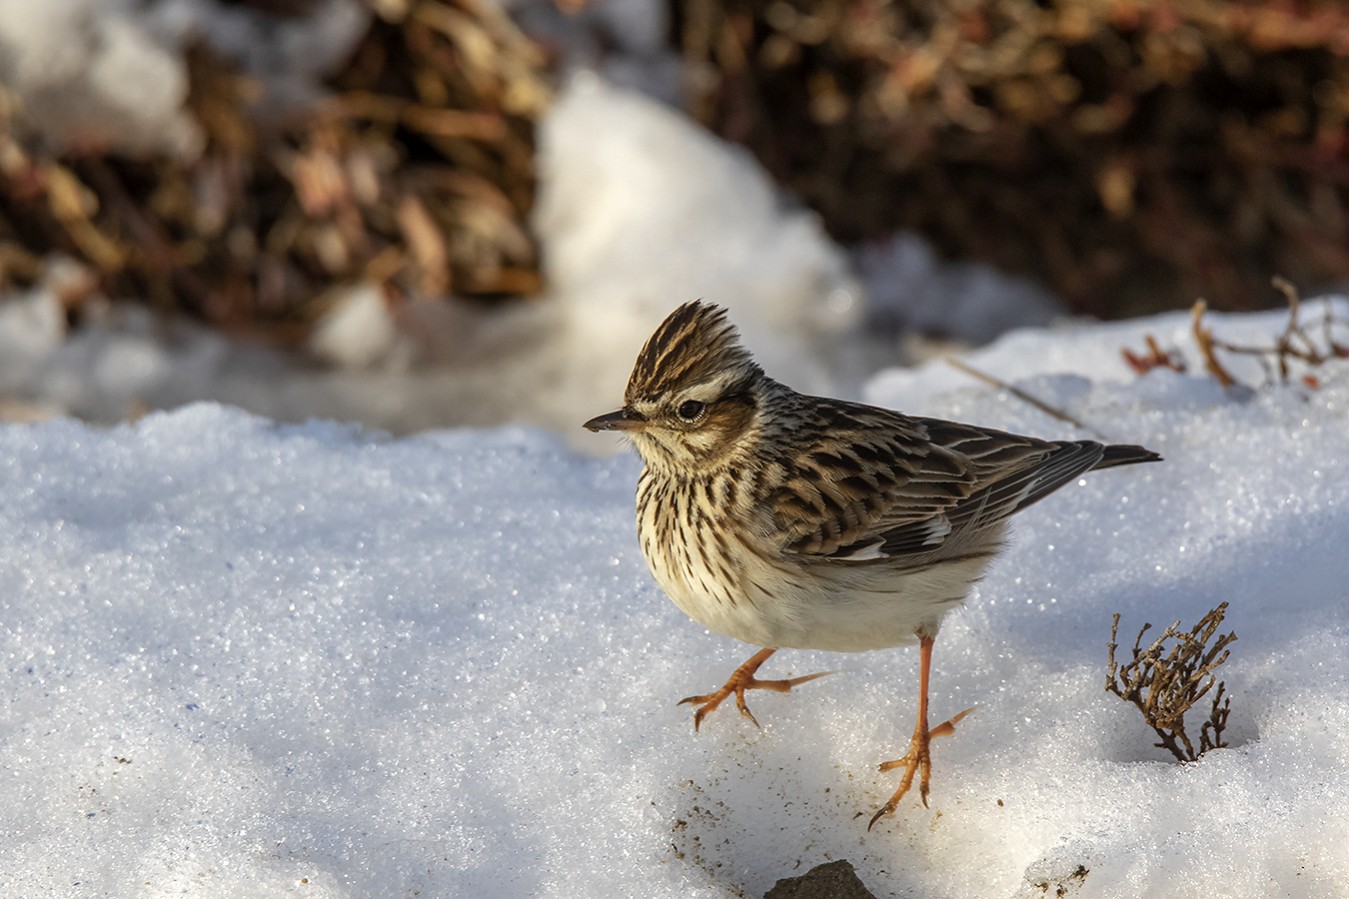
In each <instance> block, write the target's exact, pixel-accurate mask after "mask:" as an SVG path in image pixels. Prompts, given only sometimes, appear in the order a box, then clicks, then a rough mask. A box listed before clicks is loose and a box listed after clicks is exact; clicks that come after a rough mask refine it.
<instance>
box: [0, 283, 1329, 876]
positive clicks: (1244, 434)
mask: <svg viewBox="0 0 1349 899" xmlns="http://www.w3.org/2000/svg"><path fill="white" fill-rule="evenodd" d="M1342 311H1349V309H1344V310H1342ZM1218 326H1219V327H1220V328H1223V329H1226V330H1227V333H1237V332H1238V331H1240V330H1245V331H1247V332H1253V333H1257V334H1263V335H1270V334H1273V333H1275V332H1276V331H1277V330H1278V329H1279V328H1280V327H1281V326H1282V315H1281V314H1279V315H1264V316H1254V317H1249V318H1245V319H1220V320H1218ZM1149 331H1150V332H1152V333H1154V334H1156V335H1157V336H1158V337H1159V338H1161V340H1162V342H1163V343H1176V344H1177V345H1182V346H1184V345H1186V343H1187V340H1186V337H1185V321H1184V319H1183V317H1174V316H1173V317H1164V318H1161V319H1154V320H1149V321H1144V322H1136V323H1130V324H1121V325H1111V326H1096V327H1089V328H1084V329H1081V330H1078V331H1073V332H1062V333H1050V332H1044V331H1034V332H1020V333H1017V334H1014V335H1011V336H1009V337H1008V338H1006V339H1004V340H1003V341H1001V342H999V343H997V344H995V345H993V346H992V347H991V348H989V349H988V350H986V351H983V352H981V353H976V354H974V355H973V356H971V357H970V359H971V361H972V362H973V363H974V364H976V365H979V366H980V367H982V368H984V369H987V370H990V371H992V372H995V373H997V374H1000V375H1003V376H1006V377H1008V378H1011V379H1013V380H1014V381H1015V382H1016V383H1017V384H1019V385H1020V386H1022V387H1025V388H1026V389H1028V390H1031V391H1032V392H1034V393H1035V394H1036V395H1037V396H1039V397H1041V398H1042V399H1045V400H1047V401H1049V402H1051V403H1053V404H1055V405H1056V406H1059V407H1061V408H1063V409H1065V410H1066V411H1069V412H1071V413H1072V414H1073V415H1075V416H1077V417H1078V418H1079V419H1081V420H1084V421H1087V422H1089V423H1090V424H1091V425H1093V426H1094V427H1096V428H1099V429H1100V430H1103V431H1105V432H1106V433H1108V434H1109V436H1110V437H1112V438H1114V439H1118V440H1128V441H1130V442H1140V443H1143V444H1145V445H1147V446H1149V447H1151V448H1153V449H1155V450H1158V451H1160V452H1161V453H1163V454H1164V455H1165V456H1166V462H1165V463H1164V464H1157V465H1150V466H1144V467H1139V468H1132V469H1122V470H1118V471H1107V472H1097V473H1093V474H1091V475H1090V476H1088V477H1086V478H1085V479H1084V480H1083V481H1082V482H1081V483H1080V484H1079V485H1075V486H1072V487H1069V488H1066V489H1065V490H1063V491H1061V492H1060V493H1059V494H1057V495H1055V496H1054V497H1052V498H1050V499H1048V500H1046V501H1045V502H1044V503H1042V504H1041V505H1039V506H1037V507H1035V508H1034V509H1032V510H1030V511H1028V512H1027V513H1026V514H1025V515H1023V516H1021V519H1020V522H1019V527H1018V528H1017V530H1016V532H1015V534H1014V539H1013V542H1012V544H1011V547H1010V549H1009V551H1008V552H1007V553H1006V554H1005V556H1004V557H1003V559H1002V560H1001V561H1000V562H999V563H998V564H997V565H996V566H995V568H994V569H993V571H992V572H991V573H990V575H989V577H988V578H987V579H986V580H985V581H984V582H983V583H982V584H981V585H980V587H979V589H978V590H977V591H976V592H975V594H974V595H973V596H972V597H971V598H970V601H969V603H968V605H967V606H966V608H964V609H963V610H961V611H958V612H957V613H955V614H953V615H952V616H950V617H949V618H948V620H947V623H946V626H945V628H944V629H943V631H942V634H941V637H940V639H939V640H938V642H937V651H936V664H935V672H934V684H933V705H934V709H933V711H934V714H935V715H936V716H937V717H938V718H940V717H943V716H945V715H947V714H950V713H953V712H955V711H958V710H960V709H964V708H966V707H969V706H972V705H973V706H977V711H976V712H975V714H973V715H971V716H970V717H969V718H968V719H966V721H965V722H963V723H962V725H961V727H960V730H959V732H958V733H957V734H956V735H955V736H954V737H952V738H949V739H944V740H942V741H941V742H939V743H938V744H937V747H936V752H935V774H934V780H933V796H932V807H931V809H929V810H925V809H923V808H922V806H921V805H919V804H918V802H917V800H916V799H910V800H909V801H906V802H905V803H904V804H903V807H902V808H901V809H900V811H899V813H898V814H897V815H895V816H894V817H893V818H892V819H888V820H886V821H884V822H883V823H881V824H879V825H878V826H877V827H876V829H875V830H873V831H871V832H869V833H868V832H867V830H866V821H867V817H868V816H869V814H870V812H871V811H872V810H873V809H874V808H875V807H876V806H877V804H878V803H880V802H882V801H883V800H884V799H885V798H886V796H888V794H889V793H890V791H891V790H892V789H893V787H894V782H893V775H882V774H880V773H878V772H877V771H876V770H875V764H876V763H877V762H878V761H880V760H882V759H886V758H891V757H894V756H895V755H897V754H899V752H901V751H902V749H903V747H904V746H905V745H906V742H907V738H908V733H909V730H910V728H911V727H912V720H911V716H912V714H913V708H914V702H915V692H916V684H915V681H916V671H915V669H916V652H915V651H913V650H894V651H887V652H876V653H870V654H864V655H859V656H846V657H845V656H839V655H830V654H824V653H806V652H784V653H782V654H780V655H779V656H778V657H776V658H775V659H774V660H773V661H772V662H771V663H770V666H769V668H770V669H772V672H773V673H774V674H785V673H786V672H787V671H794V672H797V673H803V672H807V671H814V670H821V669H838V670H839V673H838V674H836V675H834V676H832V677H828V678H825V679H823V680H821V681H818V682H815V683H812V684H809V685H808V686H806V687H803V688H801V689H800V690H799V691H798V692H797V693H795V694H793V695H790V696H776V695H770V696H758V697H754V702H753V707H754V709H755V712H756V714H757V715H758V717H759V720H760V721H761V722H762V723H763V725H764V728H763V730H761V731H760V730H756V729H755V728H754V727H753V726H752V725H751V724H750V723H749V722H747V721H744V720H742V719H740V718H739V717H738V716H737V715H736V714H735V713H734V711H733V710H722V711H720V712H718V713H717V714H715V715H714V716H712V717H711V718H710V719H709V720H708V721H707V722H706V723H705V724H704V727H703V729H702V732H701V733H699V734H695V733H694V732H693V728H692V726H691V721H690V713H689V711H688V709H687V707H676V706H675V704H674V702H675V700H677V699H678V698H679V697H681V696H684V695H686V694H688V693H693V692H700V691H703V690H706V689H708V688H710V687H713V686H715V685H717V684H719V683H720V682H721V680H722V679H723V678H724V677H725V676H726V674H728V673H729V671H730V669H731V668H732V667H733V666H734V665H735V664H738V663H739V662H740V661H741V660H742V659H743V657H745V656H746V655H748V653H749V649H748V648H747V647H745V646H741V645H738V644H735V643H733V642H732V641H730V640H727V639H724V638H721V637H717V636H713V635H710V634H707V633H704V632H703V631H701V630H700V629H699V628H698V627H696V626H695V625H694V624H692V623H691V622H690V621H688V620H687V619H686V618H684V617H683V616H682V615H681V614H680V613H679V612H678V611H677V610H676V609H675V608H674V606H673V605H672V604H670V603H669V602H668V601H666V600H665V599H664V598H663V597H662V596H661V595H660V594H659V592H658V590H657V589H656V588H655V586H654V585H653V584H652V582H651V580H650V578H649V577H648V575H647V574H646V572H645V570H644V567H643V563H642V561H641V558H640V555H639V552H638V550H637V547H636V544H635V539H634V532H633V521H632V509H631V503H632V494H633V485H634V480H635V478H636V475H637V470H638V464H637V462H636V460H635V459H634V458H632V457H631V456H630V455H620V456H617V457H613V458H609V459H605V460H597V459H593V458H588V457H584V456H581V455H577V454H575V453H574V452H573V451H572V450H570V449H568V448H567V447H565V446H564V445H563V443H562V442H561V440H560V439H559V438H556V437H554V436H550V435H548V434H546V433H544V432H541V431H532V430H514V429H512V430H497V431H454V432H440V433H436V434H430V435H424V436H419V437H412V438H404V439H382V438H379V437H373V436H370V435H369V434H366V433H364V432H360V431H358V430H356V429H353V428H350V427H345V426H340V425H333V424H321V423H312V424H306V425H299V426H281V425H276V424H274V423H272V422H269V421H267V420H264V419H259V418H254V417H251V416H249V415H248V414H245V413H242V412H239V411H236V410H231V409H228V408H224V407H220V406H215V405H195V406H189V407H187V408H184V409H181V410H179V411H176V412H172V413H157V414H153V415H150V416H148V417H146V418H144V419H142V420H141V421H139V422H138V423H136V424H133V425H125V426H120V427H116V428H113V429H111V430H100V429H96V428H93V427H90V426H87V425H84V424H80V423H76V422H73V421H69V420H54V421H48V422H45V423H41V424H36V425H7V426H4V427H0V464H3V466H4V472H5V474H4V483H5V488H4V490H3V493H2V494H0V495H2V496H3V499H0V532H3V533H5V534H6V535H7V539H6V540H5V541H4V542H3V544H0V659H3V660H4V670H5V674H6V677H5V687H4V689H3V691H0V758H3V763H2V764H3V769H2V770H3V775H4V779H5V783H6V795H7V797H8V799H7V801H6V802H5V803H3V804H2V805H0V834H4V839H3V841H0V895H5V896H22V897H46V896H53V897H55V896H60V897H71V896H76V897H85V896H88V897H95V896H97V897H104V896H106V897H126V896H169V895H184V894H187V895H192V896H197V897H208V899H217V897H266V896H308V897H366V896H414V895H420V896H446V897H449V896H481V897H488V899H494V897H502V899H506V897H522V896H558V897H562V896H567V897H572V896H642V897H654V899H659V897H681V899H682V897H690V896H706V897H722V896H731V895H751V896H757V895H760V894H762V892H763V891H764V890H766V889H767V888H768V887H770V886H772V884H773V883H774V881H775V880H777V879H778V878H780V877H785V876H791V875H794V874H799V873H802V872H804V871H805V870H806V869H808V868H809V867H811V866H813V865H815V864H818V863H820V862H822V861H826V860H831V859H837V858H847V859H849V860H851V861H852V862H853V863H854V865H856V867H857V869H858V872H859V874H860V876H861V877H862V878H863V880H864V881H865V882H866V883H867V884H868V885H869V887H870V888H871V889H872V890H873V891H875V892H876V893H877V895H879V896H904V895H911V896H951V897H974V896H979V897H988V896H1028V897H1029V896H1035V897H1038V896H1041V895H1046V894H1047V895H1056V891H1057V890H1058V888H1059V885H1060V884H1062V885H1063V887H1064V888H1065V889H1066V890H1067V891H1068V892H1067V893H1059V895H1067V894H1074V893H1073V892H1072V891H1074V890H1077V891H1078V892H1077V893H1075V895H1080V896H1130V897H1132V896H1142V895H1152V896H1162V895H1165V896H1215V895H1222V896H1240V897H1257V896H1328V895H1344V892H1343V891H1344V889H1345V887H1344V884H1345V883H1346V882H1349V848H1347V847H1349V820H1347V819H1346V818H1345V816H1344V814H1343V809H1344V808H1345V807H1346V805H1349V701H1347V700H1346V699H1345V694H1346V688H1347V687H1349V653H1346V652H1345V646H1346V639H1347V638H1349V604H1347V603H1346V586H1345V585H1346V584H1347V583H1349V562H1346V561H1345V556H1344V547H1345V546H1346V545H1349V507H1346V500H1345V497H1346V496H1347V495H1349V469H1346V467H1345V465H1344V463H1343V459H1344V450H1345V435H1346V425H1347V424H1349V422H1347V418H1349V412H1347V411H1346V410H1349V367H1346V366H1344V365H1339V366H1330V367H1327V368H1325V369H1323V370H1322V371H1321V372H1320V376H1321V384H1320V387H1319V389H1315V390H1311V389H1307V388H1306V387H1302V386H1298V387H1271V388H1266V389H1261V390H1259V391H1256V392H1254V393H1240V392H1239V393H1237V394H1236V395H1229V394H1225V393H1224V392H1223V391H1221V390H1220V389H1218V388H1217V387H1216V386H1215V385H1214V383H1213V382H1212V381H1211V380H1210V379H1208V378H1207V377H1205V376H1203V375H1199V374H1184V375H1183V374H1176V373H1173V372H1169V371H1157V372H1153V373H1152V374H1150V375H1148V376H1146V377H1144V378H1141V379H1138V378H1135V377H1134V376H1133V375H1132V374H1130V373H1129V372H1127V371H1126V370H1125V369H1124V367H1123V365H1122V364H1121V363H1119V362H1118V361H1117V360H1118V352H1117V351H1118V349H1119V347H1120V346H1122V345H1129V346H1133V347H1135V348H1141V345H1142V334H1143V333H1144V332H1149ZM765 349H766V348H765ZM634 351H635V348H634ZM777 373H778V374H779V375H781V376H782V377H783V378H784V379H785V380H788V381H790V380H791V377H790V372H783V371H779V372H777ZM1248 374H1249V372H1248ZM868 392H869V394H870V395H871V397H872V398H873V399H875V400H876V401H878V402H885V403H888V404H893V405H896V406H898V407H901V408H905V409H908V410H911V411H921V412H925V413H938V414H944V415H949V416H952V417H960V418H964V419H967V420H974V421H979V422H982V423H985V424H989V425H995V426H1000V427H1007V428H1014V429H1021V430H1025V431H1029V432H1034V433H1037V434H1045V435H1062V436H1070V435H1071V434H1072V433H1073V431H1072V428H1071V427H1070V426H1067V425H1064V424H1063V423H1061V422H1058V421H1055V420H1053V419H1050V418H1048V417H1047V416H1045V415H1044V414H1043V413H1041V412H1039V411H1037V410H1035V409H1033V408H1031V407H1030V406H1027V405H1026V404H1024V403H1023V402H1021V401H1020V400H1018V399H1016V398H1014V397H1012V396H1009V395H1006V394H1004V393H1001V392H998V391H994V390H991V389H990V388H988V387H986V386H984V385H982V384H979V383H976V382H973V381H971V380H969V379H968V378H967V377H966V376H965V375H962V374H959V373H957V372H955V371H954V370H952V369H951V368H949V367H948V366H945V365H943V364H941V363H934V364H932V365H930V366H928V367H926V368H923V369H920V370H917V371H912V372H910V371H899V370H896V371H892V372H888V373H885V374H883V375H882V376H880V377H878V378H876V379H874V380H873V381H872V382H871V384H870V386H869V391H868ZM613 399H615V398H597V400H596V402H597V408H596V409H595V410H594V411H595V412H600V411H606V410H607V409H608V408H609V407H610V406H611V405H612V400H613ZM578 426H579V423H578ZM1222 601H1227V602H1229V603H1230V604H1231V606H1230V610H1229V613H1228V619H1227V626H1230V627H1231V628H1232V629H1234V630H1236V632H1237V633H1238V635H1239V637H1240V639H1239V641H1238V642H1237V643H1236V644H1235V645H1234V646H1233V653H1232V658H1231V660H1230V661H1229V662H1228V663H1227V664H1226V665H1225V666H1224V667H1223V669H1222V675H1223V677H1224V678H1225V679H1226V682H1227V685H1228V688H1229V690H1230V692H1231V694H1232V706H1233V712H1232V719H1231V726H1230V728H1229V733H1228V736H1229V738H1230V740H1231V742H1232V746H1231V748H1230V749H1227V750H1221V751H1216V752H1212V753H1210V754H1209V755H1207V756H1205V757H1204V758H1203V759H1202V760H1201V761H1200V762H1198V763H1197V764H1193V765H1187V766H1180V765H1177V764H1175V763H1174V762H1173V761H1170V760H1169V756H1167V755H1166V754H1164V753H1163V752H1162V751H1160V750H1158V749H1155V748H1152V746H1151V744H1152V742H1153V739H1152V737H1151V736H1150V732H1148V731H1147V730H1146V729H1145V728H1144V726H1143V724H1142V721H1141V719H1140V718H1139V717H1138V716H1137V714H1136V713H1135V712H1134V711H1133V710H1132V709H1131V708H1130V707H1128V706H1127V705H1125V704H1124V703H1122V702H1121V701H1120V700H1118V699H1116V698H1115V697H1112V696H1109V695H1107V694H1106V693H1105V692H1104V691H1103V690H1102V684H1103V681H1104V663H1105V645H1106V643H1107V640H1108V637H1109V628H1110V616H1111V614H1112V613H1113V612H1115V611H1119V612H1121V613H1123V616H1124V625H1123V627H1122V631H1123V632H1125V633H1127V634H1128V635H1129V636H1130V637H1131V636H1132V633H1133V632H1134V630H1136V628H1137V627H1139V626H1141V624H1142V623H1143V622H1144V621H1151V622H1153V623H1154V624H1157V625H1159V626H1160V625H1164V624H1166V623H1170V622H1171V621H1173V620H1176V619H1180V620H1181V621H1182V622H1184V623H1185V624H1186V625H1187V626H1188V625H1189V624H1191V623H1193V621H1195V620H1196V619H1197V618H1198V617H1199V616H1201V615H1202V614H1203V613H1205V612H1207V611H1208V610H1209V609H1210V608H1212V607H1214V606H1216V605H1217V604H1218V603H1219V602H1222ZM1194 726H1195V728H1196V729H1197V722H1196V723H1195V725H1194ZM1079 868H1080V869H1082V870H1085V872H1086V873H1085V875H1082V874H1081V873H1077V874H1075V872H1079ZM1041 884H1043V885H1045V886H1043V887H1041V886H1040V885H1041Z"/></svg>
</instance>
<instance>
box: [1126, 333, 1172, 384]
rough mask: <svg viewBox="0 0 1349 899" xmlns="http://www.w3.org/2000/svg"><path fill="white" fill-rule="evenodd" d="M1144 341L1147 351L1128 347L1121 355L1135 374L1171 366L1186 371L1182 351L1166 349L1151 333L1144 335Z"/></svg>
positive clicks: (1143, 373)
mask: <svg viewBox="0 0 1349 899" xmlns="http://www.w3.org/2000/svg"><path fill="white" fill-rule="evenodd" d="M1143 341H1144V343H1146V344H1147V352H1146V353H1141V354H1140V353H1135V352H1134V351H1133V350H1131V349H1129V348H1128V347H1124V348H1123V349H1121V350H1120V351H1119V352H1120V355H1121V356H1123V357H1124V362H1125V364H1127V365H1128V366H1129V367H1130V368H1131V369H1133V370H1134V374H1138V375H1145V374H1147V373H1148V372H1150V371H1152V370H1153V369H1154V368H1169V369H1171V370H1172V371H1185V360H1184V359H1182V358H1181V356H1180V353H1178V352H1177V351H1175V350H1164V349H1162V348H1161V346H1160V345H1159V344H1158V343H1157V338H1155V337H1153V336H1152V335H1151V334H1145V335H1143Z"/></svg>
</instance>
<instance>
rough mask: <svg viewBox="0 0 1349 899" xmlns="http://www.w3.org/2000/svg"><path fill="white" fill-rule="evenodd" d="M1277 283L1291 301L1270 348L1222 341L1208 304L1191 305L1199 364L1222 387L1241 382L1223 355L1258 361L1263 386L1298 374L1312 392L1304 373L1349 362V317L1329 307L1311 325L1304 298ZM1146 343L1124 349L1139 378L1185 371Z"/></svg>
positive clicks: (1174, 356)
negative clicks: (1346, 339)
mask: <svg viewBox="0 0 1349 899" xmlns="http://www.w3.org/2000/svg"><path fill="white" fill-rule="evenodd" d="M1273 284H1274V287H1275V288H1276V289H1277V290H1278V291H1279V292H1280V293H1281V294H1283V296H1284V299H1285V300H1286V301H1287V303H1288V322H1287V324H1285V325H1284V329H1283V332H1282V333H1280V334H1279V335H1278V336H1277V337H1275V338H1274V341H1273V343H1270V344H1265V345H1254V344H1239V343H1234V342H1232V341H1230V340H1222V339H1220V338H1219V337H1217V336H1216V335H1215V334H1214V332H1213V328H1212V327H1210V326H1209V324H1208V323H1207V321H1206V320H1205V316H1206V315H1208V303H1207V302H1206V301H1204V300H1202V299H1201V300H1197V301H1196V302H1195V303H1194V305H1193V306H1191V307H1190V334H1191V336H1192V337H1193V338H1194V344H1195V348H1196V349H1197V350H1198V352H1199V358H1200V361H1201V362H1202V363H1203V365H1204V370H1205V371H1206V372H1208V373H1209V374H1210V375H1211V376H1212V377H1213V378H1214V379H1215V380H1217V381H1218V383H1219V384H1221V385H1222V386H1224V387H1231V386H1233V385H1236V384H1240V383H1241V382H1240V381H1239V380H1237V377H1236V376H1235V375H1233V374H1232V372H1231V370H1230V369H1229V368H1228V366H1227V365H1225V364H1224V363H1223V361H1222V359H1221V358H1220V354H1221V353H1230V354H1233V355H1237V356H1247V357H1250V358H1253V359H1255V360H1256V361H1257V362H1259V363H1260V365H1261V367H1262V368H1263V369H1264V371H1265V383H1276V382H1277V383H1280V384H1287V383H1288V382H1289V380H1290V379H1292V378H1293V376H1294V375H1295V374H1297V375H1299V380H1301V382H1302V383H1303V384H1304V385H1305V386H1307V387H1311V388H1313V389H1315V388H1316V387H1317V386H1318V384H1319V381H1318V380H1317V378H1316V376H1315V375H1313V374H1311V373H1309V372H1307V371H1306V370H1305V369H1307V368H1309V367H1315V366H1319V365H1323V364H1325V363H1326V362H1329V361H1330V360H1332V359H1346V358H1349V344H1347V343H1343V342H1342V341H1341V339H1340V336H1339V335H1340V334H1342V333H1346V332H1347V331H1346V329H1349V318H1346V317H1344V316H1342V315H1336V313H1335V307H1334V306H1333V305H1332V304H1330V303H1327V304H1325V305H1324V306H1323V307H1322V309H1321V317H1320V320H1319V321H1318V322H1314V323H1312V324H1310V325H1308V324H1306V323H1304V322H1303V321H1302V312H1303V307H1302V299H1301V297H1299V296H1298V292H1297V289H1296V288H1295V287H1294V286H1293V285H1292V283H1291V282H1289V281H1288V280H1286V279H1284V278H1277V277H1276V278H1274V280H1273ZM1144 341H1145V343H1146V346H1147V349H1146V351H1145V352H1142V353H1136V352H1134V351H1133V350H1131V349H1129V348H1128V347H1125V348H1123V349H1121V350H1120V355H1122V356H1123V357H1124V361H1125V363H1126V364H1128V366H1129V367H1130V368H1131V369H1133V370H1134V372H1135V373H1136V374H1140V375H1142V374H1146V373H1148V372H1149V371H1152V370H1153V369H1154V368H1169V369H1171V370H1172V371H1185V369H1186V366H1185V360H1184V358H1183V357H1182V356H1181V354H1180V352H1179V351H1178V350H1175V349H1163V348H1162V347H1161V345H1160V344H1158V343H1157V339H1156V338H1155V337H1153V336H1152V335H1151V334H1147V335H1144Z"/></svg>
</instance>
